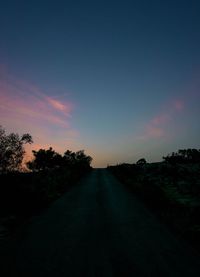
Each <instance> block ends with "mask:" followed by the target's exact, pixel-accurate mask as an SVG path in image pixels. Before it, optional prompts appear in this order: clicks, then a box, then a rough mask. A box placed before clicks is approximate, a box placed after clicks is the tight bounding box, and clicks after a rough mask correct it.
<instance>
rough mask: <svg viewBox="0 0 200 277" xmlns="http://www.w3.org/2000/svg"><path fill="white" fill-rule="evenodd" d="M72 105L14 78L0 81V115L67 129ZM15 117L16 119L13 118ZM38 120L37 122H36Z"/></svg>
mask: <svg viewBox="0 0 200 277" xmlns="http://www.w3.org/2000/svg"><path fill="white" fill-rule="evenodd" d="M72 111H73V105H72V103H71V102H69V101H62V102H61V101H59V100H57V99H54V98H52V97H50V96H47V95H46V94H45V93H44V92H42V91H41V90H40V89H39V88H37V87H35V86H33V85H29V84H28V83H25V82H22V81H19V80H17V79H14V78H10V79H9V78H7V79H5V78H4V79H2V78H1V79H0V115H1V116H4V117H5V116H8V117H9V116H10V115H12V118H13V121H14V120H15V119H16V118H19V117H21V118H24V119H27V118H29V119H32V120H36V121H37V123H40V124H41V123H42V122H43V123H45V122H46V123H47V124H56V125H58V126H60V127H66V128H67V127H69V125H70V124H69V117H71V114H72ZM15 116H16V117H15ZM38 120H39V121H38Z"/></svg>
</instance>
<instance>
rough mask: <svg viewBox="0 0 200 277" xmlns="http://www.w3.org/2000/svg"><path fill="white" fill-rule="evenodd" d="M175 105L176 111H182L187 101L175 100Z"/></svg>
mask: <svg viewBox="0 0 200 277" xmlns="http://www.w3.org/2000/svg"><path fill="white" fill-rule="evenodd" d="M173 106H174V108H175V110H176V111H182V110H183V109H184V107H185V103H184V102H183V100H174V102H173Z"/></svg>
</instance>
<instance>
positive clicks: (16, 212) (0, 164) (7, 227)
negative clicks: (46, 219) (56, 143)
mask: <svg viewBox="0 0 200 277" xmlns="http://www.w3.org/2000/svg"><path fill="white" fill-rule="evenodd" d="M26 143H33V139H32V137H31V135H30V134H24V135H22V136H19V135H18V134H15V133H11V134H6V132H5V130H4V129H3V128H2V127H0V239H1V238H4V237H5V236H7V235H9V234H10V233H11V232H13V231H14V230H16V228H17V227H18V226H20V225H21V224H22V223H23V222H24V221H25V220H26V219H27V218H29V217H31V216H33V215H36V214H37V213H39V212H41V210H43V209H44V208H46V207H48V206H49V204H51V203H52V202H53V201H54V200H56V199H57V198H58V197H60V196H61V195H62V194H63V193H65V192H66V191H67V190H69V189H70V188H71V187H72V186H75V185H76V184H77V182H78V181H79V180H80V178H81V177H83V176H84V175H85V174H87V173H88V172H89V171H90V170H91V169H92V168H91V166H90V164H91V161H92V158H91V157H90V156H87V155H86V154H85V153H84V151H83V150H80V151H77V152H72V151H70V150H66V151H65V153H64V154H63V155H61V154H59V153H57V152H55V151H54V150H53V149H52V148H51V147H50V148H49V149H47V150H45V149H39V150H38V151H35V150H33V159H32V160H31V161H29V162H28V163H27V164H26V169H25V168H24V165H23V158H24V155H25V148H24V146H25V144H26Z"/></svg>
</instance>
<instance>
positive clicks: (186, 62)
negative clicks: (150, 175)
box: [0, 0, 200, 167]
mask: <svg viewBox="0 0 200 277" xmlns="http://www.w3.org/2000/svg"><path fill="white" fill-rule="evenodd" d="M199 15H200V2H199V1H193V0H188V1H184V0H180V1H179V0H173V1H172V0H167V1H164V0H160V1H158V0H157V1H155V0H151V1H149V0H146V1H145V0H138V1H134V0H132V1H126V0H124V1H109V0H107V1H103V0H101V1H95V0H93V1H87V0H84V1H76V0H73V1H67V0H66V1H59V0H57V1H50V0H48V1H42V0H40V1H37V0H35V1H27V0H26V1H20V0H18V1H9V0H7V1H3V2H2V3H1V4H0V118H1V119H0V124H1V125H2V126H3V127H5V129H6V130H7V132H13V131H14V132H18V133H20V134H23V133H27V132H29V133H30V134H31V135H32V136H33V140H34V145H32V146H31V147H29V149H28V151H30V150H31V149H39V148H41V147H42V148H47V147H49V146H52V147H53V148H54V149H55V150H56V151H58V152H60V153H63V152H64V151H65V150H66V149H70V150H73V151H78V150H80V149H84V150H85V152H86V154H88V155H91V156H92V157H93V159H94V160H93V164H92V165H93V166H94V167H105V166H106V165H107V164H116V163H122V162H131V163H133V162H136V161H137V160H138V159H139V158H143V157H144V158H146V159H147V161H148V162H152V161H161V160H162V156H163V155H167V154H168V153H171V152H172V151H177V150H178V149H182V148H200V124H199V120H200V108H199V107H200V16H199Z"/></svg>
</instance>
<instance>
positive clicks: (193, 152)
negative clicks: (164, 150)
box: [163, 148, 200, 164]
mask: <svg viewBox="0 0 200 277" xmlns="http://www.w3.org/2000/svg"><path fill="white" fill-rule="evenodd" d="M163 159H164V161H165V162H168V163H172V164H176V163H200V149H199V150H198V149H191V148H188V149H180V150H178V152H172V154H171V155H167V156H166V157H163Z"/></svg>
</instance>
